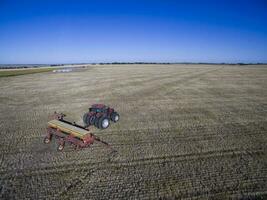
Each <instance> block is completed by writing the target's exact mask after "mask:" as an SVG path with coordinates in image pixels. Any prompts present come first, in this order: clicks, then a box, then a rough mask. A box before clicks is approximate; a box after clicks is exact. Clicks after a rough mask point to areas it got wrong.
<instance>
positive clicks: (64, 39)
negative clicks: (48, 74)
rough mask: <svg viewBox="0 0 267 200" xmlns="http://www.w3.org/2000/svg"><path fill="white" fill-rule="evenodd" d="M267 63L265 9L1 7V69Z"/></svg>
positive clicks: (45, 0)
mask: <svg viewBox="0 0 267 200" xmlns="http://www.w3.org/2000/svg"><path fill="white" fill-rule="evenodd" d="M113 61H122V62H135V61H144V62H267V1H266V0H258V1H257V0H250V1H248V0H244V1H238V0H233V1H216V0H214V1H200V0H199V1H178V0H176V1H174V0H161V1H157V0H153V1H152V0H135V1H134V0H109V1H108V0H87V1H85V0H72V1H70V0H64V1H63V0H54V1H51V0H32V1H30V0H29V1H27V0H24V1H23V0H21V1H15V0H0V63H1V64H7V63H9V64H19V63H22V64H26V63H40V64H41V63H45V64H46V63H77V62H113Z"/></svg>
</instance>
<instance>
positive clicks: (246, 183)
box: [0, 65, 267, 199]
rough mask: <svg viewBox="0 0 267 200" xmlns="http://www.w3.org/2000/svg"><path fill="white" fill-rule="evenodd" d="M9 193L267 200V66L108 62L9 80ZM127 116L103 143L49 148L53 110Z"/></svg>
mask: <svg viewBox="0 0 267 200" xmlns="http://www.w3.org/2000/svg"><path fill="white" fill-rule="evenodd" d="M0 91H1V93H0V112H1V115H0V128H1V132H0V134H1V140H0V152H1V153H0V198H3V199H5V198H6V199H66V198H67V199H116V198H124V199H159V198H164V199H166V198H167V199H168V198H176V199H177V198H184V199H187V198H188V199H189V198H203V199H206V198H215V199H226V198H240V199H241V198H257V199H265V198H267V149H266V147H267V146H266V143H267V66H264V65H259V66H235V65H233V66H227V65H102V66H92V67H91V68H88V69H86V70H85V71H82V72H79V71H76V72H71V73H67V74H63V73H52V72H45V73H38V74H30V75H24V76H16V77H4V78H1V79H0ZM97 102H101V103H104V104H107V105H110V106H112V107H114V108H115V109H116V110H117V111H118V112H119V113H120V116H121V119H120V122H118V123H117V124H111V127H109V128H108V129H107V130H103V131H102V130H101V131H100V130H94V133H95V134H96V135H97V136H99V137H100V138H101V139H103V140H104V141H106V142H108V143H110V144H111V145H112V146H113V147H114V148H115V149H116V150H117V151H118V153H117V154H111V152H110V150H109V149H108V148H106V147H105V146H103V145H101V144H97V143H95V144H94V145H93V146H92V148H87V149H83V150H80V151H75V150H74V149H72V148H71V147H68V146H67V147H66V148H65V149H64V151H63V152H57V151H56V148H55V144H49V145H45V144H43V137H44V135H45V131H46V125H47V121H48V116H49V114H51V113H53V112H54V111H59V112H64V113H65V114H67V119H69V120H72V121H76V122H77V123H80V124H82V115H83V113H84V112H86V111H87V109H88V107H89V106H90V105H91V104H93V103H97Z"/></svg>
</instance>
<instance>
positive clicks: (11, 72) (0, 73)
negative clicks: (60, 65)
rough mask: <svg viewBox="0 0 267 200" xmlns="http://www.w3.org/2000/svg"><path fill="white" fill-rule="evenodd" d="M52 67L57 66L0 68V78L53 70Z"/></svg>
mask: <svg viewBox="0 0 267 200" xmlns="http://www.w3.org/2000/svg"><path fill="white" fill-rule="evenodd" d="M54 69H57V68H52V67H43V68H29V69H0V78H1V77H8V76H19V75H26V74H35V73H42V72H49V71H53V70H54Z"/></svg>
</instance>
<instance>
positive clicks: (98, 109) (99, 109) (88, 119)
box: [83, 104, 120, 129]
mask: <svg viewBox="0 0 267 200" xmlns="http://www.w3.org/2000/svg"><path fill="white" fill-rule="evenodd" d="M119 118H120V115H119V114H118V113H117V112H115V110H114V109H113V108H110V107H108V106H106V105H104V104H94V105H92V106H91V107H90V108H89V112H87V113H85V114H84V115H83V122H84V124H85V127H89V126H95V127H97V128H99V129H106V128H108V127H109V125H110V121H113V122H114V123H116V122H118V121H119Z"/></svg>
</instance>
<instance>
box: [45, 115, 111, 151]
mask: <svg viewBox="0 0 267 200" xmlns="http://www.w3.org/2000/svg"><path fill="white" fill-rule="evenodd" d="M65 116H66V115H65V114H62V113H56V112H55V113H54V115H52V120H51V121H49V122H48V127H47V133H46V136H45V138H44V143H45V144H48V143H50V142H51V140H52V138H55V139H56V140H57V143H58V146H57V150H58V151H62V150H63V149H64V146H65V144H66V143H69V144H71V145H73V146H74V147H75V149H81V148H85V147H90V145H91V144H93V143H94V142H95V141H97V142H100V143H102V144H104V145H105V146H107V147H109V148H111V149H112V150H113V151H114V149H113V148H112V147H111V146H110V145H109V144H108V143H107V142H104V141H102V140H100V139H99V138H98V137H96V136H95V135H93V134H92V133H91V132H90V130H89V127H86V128H85V127H83V126H80V125H78V124H76V123H75V122H74V123H71V122H69V121H66V120H64V117H65Z"/></svg>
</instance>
